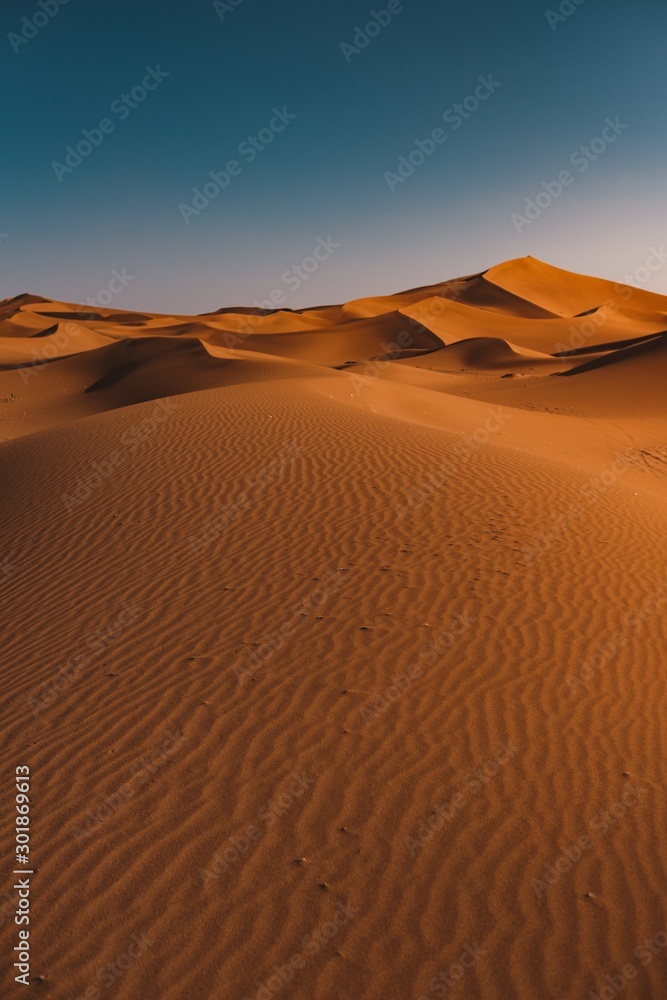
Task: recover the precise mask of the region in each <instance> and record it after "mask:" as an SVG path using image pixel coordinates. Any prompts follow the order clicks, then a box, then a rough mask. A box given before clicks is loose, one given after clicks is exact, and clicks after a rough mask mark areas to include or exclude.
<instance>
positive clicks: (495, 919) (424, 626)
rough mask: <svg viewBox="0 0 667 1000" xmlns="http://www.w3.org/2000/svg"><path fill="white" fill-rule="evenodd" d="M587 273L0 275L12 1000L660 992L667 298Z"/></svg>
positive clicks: (666, 807) (664, 990) (515, 269)
mask: <svg viewBox="0 0 667 1000" xmlns="http://www.w3.org/2000/svg"><path fill="white" fill-rule="evenodd" d="M610 284H611V283H608V282H604V281H602V280H601V279H595V278H586V277H584V276H579V275H569V274H568V272H563V271H560V270H558V269H556V268H551V267H549V266H548V265H544V264H541V263H540V262H538V261H534V260H532V259H526V260H524V261H510V262H508V263H507V264H504V265H500V266H498V267H496V268H491V269H490V270H489V271H487V272H485V273H484V274H483V275H473V276H468V277H466V278H460V279H455V280H454V281H451V282H441V283H440V284H438V285H430V286H425V287H424V288H422V289H413V290H410V291H409V292H403V293H399V294H398V295H396V296H377V297H369V298H368V299H362V300H356V301H355V302H354V303H348V304H344V305H336V306H325V307H322V308H321V309H317V308H315V309H310V310H302V311H300V312H299V313H294V314H290V313H287V312H282V313H279V312H276V313H275V314H268V315H266V316H255V314H254V313H253V312H252V310H244V309H243V308H240V307H239V308H234V309H229V310H226V309H225V310H220V311H219V312H216V313H208V314H205V315H202V316H199V317H197V316H180V317H179V316H160V315H158V314H147V313H127V314H122V313H121V312H120V311H118V310H99V311H98V310H95V312H97V313H98V315H97V316H92V317H89V318H85V314H84V312H83V309H82V308H79V307H77V306H76V304H73V303H62V302H54V301H50V300H43V299H39V298H37V297H35V296H19V297H17V298H15V299H11V300H7V301H5V302H3V303H0V324H1V325H0V352H4V353H3V354H2V357H3V358H5V359H6V368H5V370H2V371H0V503H1V504H2V516H1V517H0V580H1V581H2V587H1V588H0V632H1V635H0V639H1V642H2V649H3V654H4V655H3V679H4V691H3V699H2V708H1V709H0V722H1V724H2V731H3V735H4V740H3V746H2V759H3V766H4V774H5V775H6V776H8V781H9V785H8V786H7V787H9V788H10V789H11V788H12V787H13V775H14V773H15V768H16V766H17V765H19V764H20V765H25V766H29V768H30V771H31V791H30V803H31V837H32V839H31V851H32V853H31V855H30V858H31V863H32V864H33V866H34V868H33V869H31V871H34V874H33V875H31V892H32V898H33V906H34V910H33V914H34V920H33V922H32V923H31V936H30V948H31V955H32V959H31V974H32V980H33V987H34V989H35V990H36V991H37V992H39V993H41V994H43V995H44V996H45V997H53V998H54V1000H69V998H72V1000H74V998H77V1000H79V998H82V997H87V998H88V1000H91V998H92V997H93V996H95V1000H103V998H104V997H106V996H111V995H113V996H114V998H116V1000H138V998H140V1000H183V998H188V1000H191V998H192V1000H218V998H220V1000H223V998H224V1000H273V998H274V997H290V998H292V1000H386V998H392V1000H433V998H436V997H441V996H445V997H450V996H451V997H460V998H465V1000H580V998H589V997H591V996H594V997H599V996H601V995H602V996H604V995H605V993H604V989H605V987H606V986H608V985H609V982H610V981H612V982H613V981H614V977H617V976H618V975H619V970H622V969H623V968H626V969H627V968H629V967H630V966H632V968H633V970H634V975H633V976H632V978H633V979H634V982H630V981H629V980H628V984H627V988H626V989H625V990H624V991H621V993H620V995H621V996H627V997H628V998H630V997H632V998H637V1000H640V998H641V1000H662V998H664V996H665V995H667V959H666V958H665V955H667V930H666V928H667V870H666V866H665V860H664V843H665V838H666V836H667V803H666V802H665V788H664V778H663V768H662V765H661V762H662V760H663V758H664V756H665V752H666V751H667V730H666V728H665V725H664V717H665V712H666V710H667V695H666V692H667V677H666V667H665V657H664V652H663V650H664V644H665V638H666V636H665V622H666V620H667V619H666V618H665V608H666V607H667V578H666V575H665V560H664V552H665V544H666V542H667V537H666V536H667V518H666V517H665V515H666V512H667V511H666V505H667V416H666V413H665V403H664V399H665V393H664V384H665V375H666V366H667V361H666V357H667V354H666V352H667V333H665V331H666V330H667V325H664V324H663V315H664V316H665V317H667V299H664V298H661V297H659V296H654V295H651V294H650V293H647V292H641V293H636V294H635V293H634V292H632V290H629V291H630V292H631V294H630V295H627V296H624V295H623V291H622V289H621V290H619V289H616V294H617V295H618V298H619V300H620V302H621V303H622V305H621V306H620V307H619V310H618V311H617V312H614V314H613V316H612V317H607V319H606V321H605V322H604V323H603V324H602V325H600V324H598V325H596V324H595V317H597V318H598V319H599V318H600V313H599V310H600V309H601V308H602V307H603V305H604V302H605V300H606V299H607V298H608V297H609V293H608V286H609V285H610ZM591 310H596V312H591ZM582 312H589V315H588V316H579V317H578V318H575V314H576V313H582ZM54 313H56V314H58V313H59V314H61V318H58V317H56V316H54V315H53V314H54ZM49 314H51V315H49ZM62 314H68V315H72V316H76V317H78V318H77V319H68V318H62ZM100 316H101V317H102V319H100ZM243 317H245V318H246V319H248V317H252V318H256V319H258V320H260V321H261V322H260V323H258V324H257V325H256V326H252V325H251V329H250V332H247V331H246V330H245V329H244V328H243V327H242V325H241V321H240V318H241V319H242V318H243ZM586 320H588V321H589V322H590V323H592V324H593V326H592V327H588V326H584V325H583V324H584V323H585V321H586ZM55 324H57V329H55V330H51V328H52V327H53V326H54V325H55ZM234 324H236V328H234ZM284 324H288V327H287V328H285V326H284ZM289 324H292V325H291V326H290V325H289ZM69 326H72V328H73V329H76V330H78V331H79V332H78V333H76V334H74V333H73V332H72V331H69V332H68V328H69ZM572 326H574V328H575V332H576V333H577V334H579V337H575V338H574V340H575V341H576V343H572V344H570V350H572V351H575V352H578V353H570V354H568V355H567V356H558V355H562V354H563V352H562V351H561V350H559V348H558V346H557V345H558V343H559V342H565V343H569V340H568V338H569V337H570V336H573V334H572V333H571V332H568V331H569V330H570V327H572ZM17 330H18V331H19V333H17V332H16V331H17ZM50 330H51V332H48V331H50ZM591 330H592V331H593V332H591ZM40 334H44V335H43V336H40ZM246 334H247V335H246ZM59 335H60V336H59ZM581 338H583V343H580V342H579V341H580V339H581ZM75 343H76V344H78V348H76V349H75V347H74V344H75ZM45 346H49V347H50V348H51V349H50V350H49V352H48V354H44V352H42V353H39V352H40V350H41V349H42V348H43V347H45ZM12 352H15V354H14V357H13V358H12ZM16 352H18V353H16ZM21 352H23V353H21ZM35 352H36V353H35ZM26 358H27V360H26ZM1 819H2V824H3V825H2V829H1V830H0V838H1V839H2V843H4V844H5V845H10V847H11V846H12V845H13V844H14V839H15V822H14V820H15V816H14V813H13V811H12V812H10V811H9V810H5V811H3V813H2V817H1ZM6 857H8V858H9V861H10V863H13V862H14V859H13V856H12V854H11V851H10V853H9V854H6ZM8 871H9V870H8ZM7 887H8V888H7V891H6V892H5V893H4V896H3V898H2V900H1V901H0V914H1V916H0V938H2V948H3V952H2V953H3V954H4V955H5V956H7V955H10V954H12V948H13V946H14V944H15V943H16V925H15V924H14V920H13V917H14V910H15V908H16V905H17V904H16V895H15V891H13V890H11V888H10V882H9V879H8V880H7ZM646 942H648V943H646ZM130 949H132V950H131V951H130ZM647 955H648V956H649V958H648V960H647V959H646V956H647ZM109 963H112V964H111V966H110V965H109ZM10 965H11V963H9V962H5V963H4V965H3V967H2V970H1V971H0V980H1V982H0V993H2V995H3V996H5V995H6V996H14V995H15V994H16V995H19V994H18V991H17V988H15V984H14V981H13V975H14V973H13V971H12V970H11V968H10ZM109 968H114V969H116V972H115V973H114V974H113V976H112V977H111V985H109V979H108V976H109V973H108V970H109ZM105 970H107V971H106V975H107V978H106V980H105V979H104V976H105ZM105 982H106V985H105ZM610 988H611V987H610ZM96 990H97V991H98V992H99V996H96V995H95V991H96ZM607 992H608V991H607Z"/></svg>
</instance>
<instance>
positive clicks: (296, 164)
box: [0, 0, 667, 313]
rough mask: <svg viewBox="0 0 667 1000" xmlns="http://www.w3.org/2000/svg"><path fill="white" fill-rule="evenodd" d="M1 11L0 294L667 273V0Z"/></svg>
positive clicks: (160, 293) (199, 300) (185, 2)
mask: <svg viewBox="0 0 667 1000" xmlns="http://www.w3.org/2000/svg"><path fill="white" fill-rule="evenodd" d="M0 26H1V30H0V52H2V58H1V60H0V86H1V87H2V93H3V95H4V100H3V102H2V109H1V110H0V118H1V119H2V122H1V124H2V136H3V142H2V146H1V147H0V148H1V152H0V192H1V193H0V297H9V296H13V295H17V294H19V293H22V292H30V293H33V294H37V295H43V296H46V297H53V298H58V299H60V300H63V301H68V302H82V303H83V302H90V301H91V300H93V301H96V302H97V303H98V304H108V303H107V301H106V300H107V299H108V298H109V296H110V295H111V296H112V297H113V301H112V302H111V303H110V304H111V305H112V306H113V307H115V308H118V309H146V310H150V311H155V312H164V313H201V312H206V311H210V310H214V309H217V308H221V307H225V306H232V305H251V304H262V307H263V308H268V306H269V305H270V304H271V301H272V298H271V297H272V296H274V299H273V301H274V302H275V301H276V297H277V298H278V300H279V301H280V303H281V305H285V306H286V307H288V308H293V309H297V308H303V307H305V306H309V305H314V304H323V303H329V302H339V301H346V300H349V299H352V298H355V297H359V296H365V295H374V294H387V293H391V292H395V291H399V290H401V289H405V288H409V287H414V286H418V285H424V284H430V283H433V282H436V281H442V280H444V279H447V278H454V277H457V276H460V275H464V274H469V273H474V272H479V271H482V270H484V269H486V268H488V267H490V266H492V265H493V264H496V263H499V262H500V261H503V260H507V259H509V258H513V257H521V256H525V255H528V254H531V255H533V256H535V257H539V258H540V259H542V260H546V261H548V262H549V263H551V264H555V265H557V266H559V267H564V268H567V269H569V270H573V271H580V272H584V273H588V274H595V275H599V276H602V277H608V278H612V279H614V280H630V281H632V282H635V283H640V284H642V287H645V288H647V289H649V290H651V291H655V292H660V293H663V294H667V255H665V261H664V262H662V261H661V253H662V249H663V241H664V243H665V244H667V227H666V222H667V217H666V209H667V204H666V199H665V156H666V154H667V129H666V128H665V125H666V120H665V119H666V116H667V103H666V102H665V99H664V39H665V37H667V35H666V29H667V9H666V7H665V4H664V0H633V2H632V3H630V2H629V0H583V2H582V0H579V2H578V3H577V2H575V0H560V2H556V0H554V2H553V4H552V5H551V7H549V5H548V3H547V2H546V0H545V2H544V3H543V2H541V0H509V2H503V3H498V2H497V0H477V2H475V3H470V2H469V0H453V2H443V0H403V2H401V0H389V2H387V0H379V2H378V3H376V4H375V5H372V4H371V3H370V2H369V0H337V2H335V3H333V2H324V0H291V2H285V3H276V2H275V0H228V2H224V0H216V2H215V3H214V2H211V0H160V2H159V3H156V2H155V0H95V3H86V2H84V0H68V2H67V3H63V2H62V0H3V4H2V10H1V11H0ZM211 175H213V176H211ZM559 178H560V179H559ZM665 249H667V246H666V247H665ZM315 250H317V253H315V252H314V251H315ZM656 250H657V251H658V256H657V257H656V256H655V251H656ZM649 258H650V259H651V260H652V261H653V262H654V263H653V265H652V267H653V268H654V270H651V271H650V272H648V269H647V268H646V267H645V265H646V262H647V260H649ZM655 261H658V262H659V266H658V265H656V264H655ZM647 272H648V273H647ZM119 275H120V278H119V277H118V276H119ZM110 288H111V289H112V291H109V289H110Z"/></svg>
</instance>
